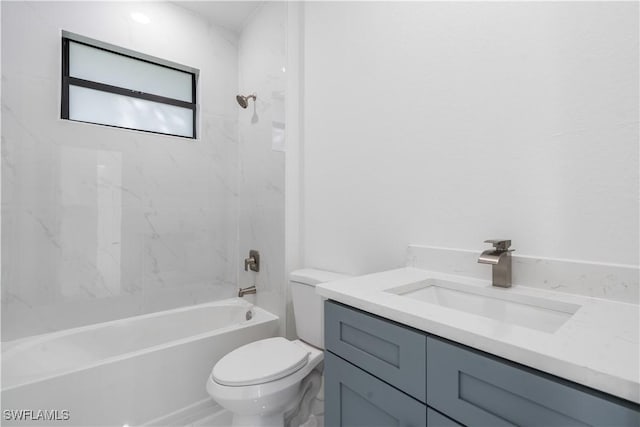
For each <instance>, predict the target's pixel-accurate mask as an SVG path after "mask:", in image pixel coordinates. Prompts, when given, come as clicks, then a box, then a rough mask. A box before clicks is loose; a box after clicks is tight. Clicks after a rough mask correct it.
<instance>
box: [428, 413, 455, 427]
mask: <svg viewBox="0 0 640 427" xmlns="http://www.w3.org/2000/svg"><path fill="white" fill-rule="evenodd" d="M427 427H464V426H463V425H462V424H458V423H457V422H455V421H453V420H451V419H449V418H447V417H445V416H444V415H442V414H439V413H438V412H436V411H434V410H433V409H431V408H427Z"/></svg>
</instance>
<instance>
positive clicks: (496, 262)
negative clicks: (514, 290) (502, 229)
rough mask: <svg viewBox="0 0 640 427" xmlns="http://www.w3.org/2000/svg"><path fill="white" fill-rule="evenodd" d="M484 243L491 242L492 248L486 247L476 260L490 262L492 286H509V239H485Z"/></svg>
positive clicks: (483, 262)
mask: <svg viewBox="0 0 640 427" xmlns="http://www.w3.org/2000/svg"><path fill="white" fill-rule="evenodd" d="M484 242H485V243H491V244H493V248H494V249H487V250H486V251H484V252H482V254H481V255H480V258H478V262H479V263H480V264H491V265H492V266H493V272H492V275H493V286H499V287H501V288H510V287H511V252H513V251H514V249H509V246H511V240H500V239H493V240H485V241H484Z"/></svg>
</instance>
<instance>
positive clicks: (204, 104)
mask: <svg viewBox="0 0 640 427" xmlns="http://www.w3.org/2000/svg"><path fill="white" fill-rule="evenodd" d="M133 11H139V12H142V13H145V14H146V15H148V16H149V17H150V18H151V22H150V23H149V24H147V25H142V24H139V23H137V22H135V21H133V20H131V18H130V13H131V12H133ZM61 29H64V30H68V31H71V32H74V33H77V34H81V35H84V36H87V37H91V38H94V39H97V40H101V41H104V42H107V43H111V44H115V45H118V46H122V47H125V48H128V49H133V50H136V51H139V52H142V53H145V54H149V55H153V56H157V57H160V58H163V59H167V60H170V61H174V62H177V63H181V64H184V65H187V66H191V67H195V68H198V69H200V78H199V100H200V102H199V108H200V138H199V139H198V140H197V141H193V140H186V139H182V138H175V137H169V136H161V135H153V134H147V133H141V132H135V131H128V130H121V129H114V128H108V127H101V126H96V125H90V124H84V123H77V122H71V121H65V120H60V119H59V116H60V113H59V108H60V107H59V105H60V61H61V60H60V57H61V47H60V46H61V41H60V30H61ZM237 81H238V68H237V37H236V36H235V35H234V34H232V33H229V32H227V31H224V30H221V29H218V28H216V27H214V26H212V25H210V24H208V23H206V22H205V21H203V20H201V18H200V17H198V16H196V15H193V14H191V13H190V12H188V11H186V10H184V9H182V8H180V7H177V6H175V5H172V4H169V3H155V2H145V3H129V2H127V3H124V2H68V3H65V2H42V3H39V2H2V186H3V187H2V232H3V233H2V252H3V255H4V256H3V258H2V339H3V340H10V339H13V338H17V337H21V336H25V335H31V334H35V333H43V332H46V331H50V330H56V329H62V328H68V327H73V326H78V325H83V324H88V323H94V322H98V321H102V320H110V319H113V318H119V317H125V316H131V315H135V314H140V313H144V312H149V311H155V310H159V309H164V308H170V307H175V306H180V305H187V304H194V303H198V302H202V301H207V300H211V299H216V298H226V297H230V296H232V295H234V293H235V286H236V279H237V262H238V255H237V254H238V248H237V167H238V160H237V106H236V104H235V101H234V97H235V95H236V93H237V92H236V91H237Z"/></svg>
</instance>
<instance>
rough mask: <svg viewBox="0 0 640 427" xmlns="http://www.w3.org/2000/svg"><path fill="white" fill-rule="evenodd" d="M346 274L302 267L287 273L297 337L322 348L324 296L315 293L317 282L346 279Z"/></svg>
mask: <svg viewBox="0 0 640 427" xmlns="http://www.w3.org/2000/svg"><path fill="white" fill-rule="evenodd" d="M347 277H349V276H347V275H345V274H338V273H332V272H330V271H322V270H313V269H304V270H295V271H293V272H291V274H290V275H289V284H290V286H291V300H292V302H293V315H294V317H295V323H296V330H297V332H298V337H299V338H300V339H301V340H302V341H304V342H306V343H307V344H311V345H312V346H314V347H317V348H324V308H323V306H322V302H323V301H324V298H323V297H321V296H320V295H318V294H316V285H317V284H318V283H325V282H331V281H333V280H339V279H346V278H347Z"/></svg>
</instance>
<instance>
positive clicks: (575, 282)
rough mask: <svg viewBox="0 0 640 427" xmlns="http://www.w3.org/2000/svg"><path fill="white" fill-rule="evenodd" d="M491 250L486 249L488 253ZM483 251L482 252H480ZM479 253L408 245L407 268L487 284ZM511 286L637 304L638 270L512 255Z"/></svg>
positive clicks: (639, 296) (488, 269) (487, 268)
mask: <svg viewBox="0 0 640 427" xmlns="http://www.w3.org/2000/svg"><path fill="white" fill-rule="evenodd" d="M490 247H491V246H489V245H487V248H485V249H489V248H490ZM483 250H484V249H483ZM481 252H482V250H477V251H470V250H465V249H452V248H439V247H432V246H421V245H410V246H409V249H408V250H407V266H409V267H416V268H422V269H425V270H431V271H440V272H443V273H447V274H455V275H459V276H467V277H474V278H478V279H483V280H491V266H488V265H484V264H478V262H477V260H478V257H479V256H480V253H481ZM512 262H513V264H512V276H513V283H514V284H518V285H524V286H529V287H534V288H540V289H549V290H555V291H559V292H566V293H571V294H576V295H585V296H589V297H596V298H604V299H610V300H613V301H621V302H627V303H631V304H638V303H640V280H639V279H640V267H638V266H632V265H619V264H605V263H588V262H583V261H575V260H565V259H552V258H543V257H535V256H526V255H518V253H517V251H516V252H514V253H513V254H512Z"/></svg>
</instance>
